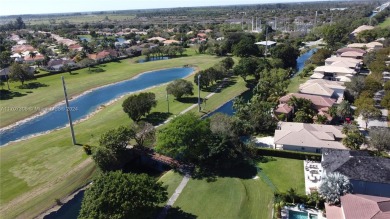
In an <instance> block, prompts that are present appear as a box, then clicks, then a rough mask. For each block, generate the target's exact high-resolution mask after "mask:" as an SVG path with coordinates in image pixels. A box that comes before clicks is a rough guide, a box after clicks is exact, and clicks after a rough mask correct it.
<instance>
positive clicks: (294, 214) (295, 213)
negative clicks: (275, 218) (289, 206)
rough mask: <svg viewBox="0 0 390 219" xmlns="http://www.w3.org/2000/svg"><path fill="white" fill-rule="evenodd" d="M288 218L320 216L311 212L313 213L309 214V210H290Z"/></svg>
mask: <svg viewBox="0 0 390 219" xmlns="http://www.w3.org/2000/svg"><path fill="white" fill-rule="evenodd" d="M288 218H289V219H317V218H318V216H317V215H316V214H311V213H310V214H309V215H308V213H307V212H301V211H292V210H289V212H288Z"/></svg>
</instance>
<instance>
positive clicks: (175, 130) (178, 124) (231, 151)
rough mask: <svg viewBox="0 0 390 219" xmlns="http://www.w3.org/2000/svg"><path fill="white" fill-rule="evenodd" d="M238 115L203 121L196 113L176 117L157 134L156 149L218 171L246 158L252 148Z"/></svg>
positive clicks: (220, 116)
mask: <svg viewBox="0 0 390 219" xmlns="http://www.w3.org/2000/svg"><path fill="white" fill-rule="evenodd" d="M237 123H238V121H237V120H236V119H235V118H232V117H229V116H227V115H224V114H216V115H213V116H212V117H211V118H209V119H203V120H200V119H199V118H198V117H197V116H196V115H195V114H193V113H186V114H184V115H180V116H177V117H175V118H174V119H173V120H172V121H171V122H169V123H168V124H167V126H166V127H165V128H163V129H161V130H159V131H158V133H157V144H156V147H155V150H156V151H157V152H159V153H162V154H166V155H168V156H171V157H174V158H176V159H178V160H182V161H186V162H191V163H193V164H196V165H198V166H200V167H202V169H203V168H206V169H210V170H218V169H221V168H222V169H226V168H230V167H232V166H234V165H237V164H239V163H241V162H244V161H245V158H246V156H247V154H248V153H249V152H248V148H247V146H245V145H244V144H243V143H242V142H241V141H240V138H239V128H238V127H239V126H237V125H236V124H237Z"/></svg>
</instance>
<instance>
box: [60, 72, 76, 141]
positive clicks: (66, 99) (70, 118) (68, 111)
mask: <svg viewBox="0 0 390 219" xmlns="http://www.w3.org/2000/svg"><path fill="white" fill-rule="evenodd" d="M61 79H62V86H63V88H64V96H65V103H66V113H67V114H68V120H69V126H70V133H71V135H72V142H73V145H76V138H75V136H74V130H73V122H72V116H71V115H70V108H69V101H68V94H67V93H66V86H65V79H64V76H61Z"/></svg>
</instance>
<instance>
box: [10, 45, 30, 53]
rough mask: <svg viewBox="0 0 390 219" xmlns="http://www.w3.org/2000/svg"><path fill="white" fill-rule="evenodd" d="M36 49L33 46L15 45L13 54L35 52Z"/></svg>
mask: <svg viewBox="0 0 390 219" xmlns="http://www.w3.org/2000/svg"><path fill="white" fill-rule="evenodd" d="M35 50H36V49H35V48H34V47H33V46H31V45H15V46H13V47H12V52H14V53H20V52H26V51H35Z"/></svg>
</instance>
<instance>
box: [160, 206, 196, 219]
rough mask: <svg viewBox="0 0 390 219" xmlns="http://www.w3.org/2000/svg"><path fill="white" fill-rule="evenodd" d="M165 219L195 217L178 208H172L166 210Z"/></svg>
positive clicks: (191, 218)
mask: <svg viewBox="0 0 390 219" xmlns="http://www.w3.org/2000/svg"><path fill="white" fill-rule="evenodd" d="M166 218H167V219H195V218H198V217H197V216H196V215H193V214H191V213H187V212H185V211H183V210H182V209H181V208H179V207H172V208H170V209H169V210H168V214H167V217H166Z"/></svg>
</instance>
